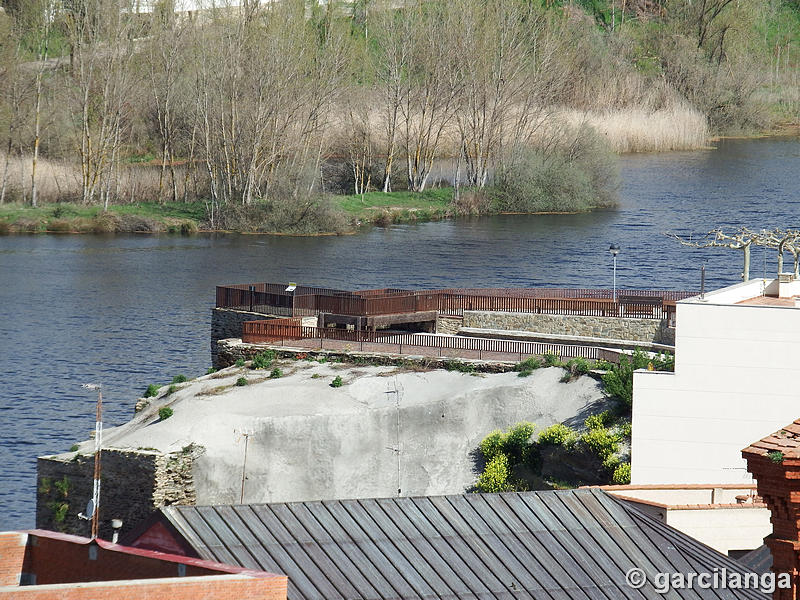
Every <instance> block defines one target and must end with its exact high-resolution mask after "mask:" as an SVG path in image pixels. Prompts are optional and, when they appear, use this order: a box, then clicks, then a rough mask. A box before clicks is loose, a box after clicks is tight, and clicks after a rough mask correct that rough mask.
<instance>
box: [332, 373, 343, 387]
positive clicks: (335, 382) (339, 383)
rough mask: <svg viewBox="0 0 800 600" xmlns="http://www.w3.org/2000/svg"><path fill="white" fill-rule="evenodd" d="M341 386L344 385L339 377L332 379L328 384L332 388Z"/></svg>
mask: <svg viewBox="0 0 800 600" xmlns="http://www.w3.org/2000/svg"><path fill="white" fill-rule="evenodd" d="M343 385H344V381H342V378H341V377H340V376H339V375H337V376H336V377H334V378H333V381H331V383H330V386H331V387H332V388H338V387H342V386H343Z"/></svg>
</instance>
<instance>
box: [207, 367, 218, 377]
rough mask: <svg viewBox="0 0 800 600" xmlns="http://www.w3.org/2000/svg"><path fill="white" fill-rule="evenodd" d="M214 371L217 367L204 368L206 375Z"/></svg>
mask: <svg viewBox="0 0 800 600" xmlns="http://www.w3.org/2000/svg"><path fill="white" fill-rule="evenodd" d="M216 372H217V369H215V368H214V367H208V369H206V375H211V374H212V373H216Z"/></svg>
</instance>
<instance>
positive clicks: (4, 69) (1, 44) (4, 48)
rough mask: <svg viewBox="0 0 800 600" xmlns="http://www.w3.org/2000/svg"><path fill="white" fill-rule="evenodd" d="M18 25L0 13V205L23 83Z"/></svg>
mask: <svg viewBox="0 0 800 600" xmlns="http://www.w3.org/2000/svg"><path fill="white" fill-rule="evenodd" d="M18 33H19V30H18V28H14V27H13V26H12V21H11V19H10V18H9V17H7V16H6V15H4V14H2V13H0V81H2V82H3V85H0V122H3V125H4V127H3V128H4V130H5V138H4V142H5V143H4V144H3V150H4V151H3V167H2V174H0V204H2V203H3V202H5V200H6V195H7V192H8V183H9V163H10V160H11V155H12V153H13V151H14V145H15V144H19V140H18V132H19V124H20V121H21V112H22V110H23V107H24V104H25V102H24V100H25V96H26V92H27V89H26V86H25V85H24V78H23V72H22V71H21V69H20V62H21V61H20V43H21V39H20V36H19V35H18Z"/></svg>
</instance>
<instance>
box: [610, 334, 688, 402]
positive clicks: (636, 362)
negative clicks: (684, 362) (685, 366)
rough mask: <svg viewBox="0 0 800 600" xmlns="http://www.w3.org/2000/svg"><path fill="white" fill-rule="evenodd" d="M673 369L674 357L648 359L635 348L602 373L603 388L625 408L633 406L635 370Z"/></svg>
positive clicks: (660, 355)
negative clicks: (629, 354)
mask: <svg viewBox="0 0 800 600" xmlns="http://www.w3.org/2000/svg"><path fill="white" fill-rule="evenodd" d="M674 368H675V357H674V356H673V355H671V354H669V353H666V354H659V355H658V356H655V357H653V358H650V357H649V356H648V354H647V353H646V352H643V351H642V350H641V349H639V348H637V349H636V350H634V351H633V354H631V356H630V357H627V356H623V357H621V358H620V360H619V364H618V365H613V366H612V367H611V369H610V370H609V371H607V372H605V373H603V386H604V387H605V390H606V393H607V394H608V395H609V396H612V397H614V398H617V399H619V400H621V401H622V402H623V403H624V404H625V406H627V407H630V406H631V405H632V404H633V372H634V371H635V370H637V369H653V370H656V371H671V370H674Z"/></svg>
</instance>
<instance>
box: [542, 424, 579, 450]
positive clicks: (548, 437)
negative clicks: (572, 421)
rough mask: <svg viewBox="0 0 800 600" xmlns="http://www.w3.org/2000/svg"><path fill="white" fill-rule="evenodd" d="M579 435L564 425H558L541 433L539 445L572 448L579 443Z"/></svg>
mask: <svg viewBox="0 0 800 600" xmlns="http://www.w3.org/2000/svg"><path fill="white" fill-rule="evenodd" d="M577 438H578V434H576V433H575V432H574V431H573V430H572V429H570V428H569V427H567V426H566V425H564V424H563V423H556V424H555V425H551V426H550V427H548V428H547V429H543V430H542V431H541V432H539V443H540V444H550V445H553V446H571V445H572V444H574V443H575V442H576V441H577Z"/></svg>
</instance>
